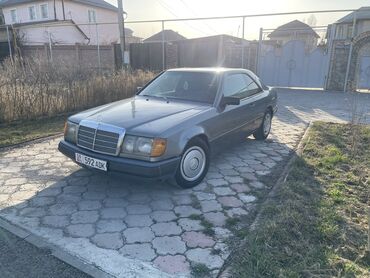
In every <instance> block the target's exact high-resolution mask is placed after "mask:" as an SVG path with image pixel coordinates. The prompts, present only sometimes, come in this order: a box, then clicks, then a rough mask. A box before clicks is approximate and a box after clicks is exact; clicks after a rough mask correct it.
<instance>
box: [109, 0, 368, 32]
mask: <svg viewBox="0 0 370 278" xmlns="http://www.w3.org/2000/svg"><path fill="white" fill-rule="evenodd" d="M106 1H107V2H109V3H111V4H113V5H116V6H117V1H116V0H106ZM123 4H124V9H125V11H126V12H127V13H128V18H127V21H133V20H152V19H169V18H171V19H172V18H189V17H208V16H228V15H243V14H263V13H278V12H292V11H311V10H338V9H358V8H360V7H362V6H370V1H369V0H305V1H304V0H123ZM345 14H346V13H331V14H328V13H327V14H315V15H314V17H313V16H311V14H301V15H294V16H273V17H272V16H270V17H259V18H248V19H246V22H245V24H246V25H245V37H246V38H248V39H257V38H258V32H259V28H261V27H262V28H276V27H277V26H279V25H281V24H284V23H286V22H289V21H291V20H294V19H298V20H301V21H306V22H307V21H308V23H315V21H316V23H315V25H316V26H320V25H325V26H326V25H327V24H330V23H332V22H335V21H336V20H338V19H339V18H341V17H343V16H344V15H345ZM127 27H129V28H131V29H132V30H134V35H137V36H140V37H143V38H146V37H148V36H150V35H152V34H154V33H156V32H158V31H160V30H161V24H160V23H145V24H128V25H127ZM165 28H166V29H173V30H174V31H177V32H179V33H181V34H182V35H184V36H186V37H189V38H192V37H201V36H207V35H215V34H229V35H233V36H239V37H241V35H242V21H241V20H240V19H239V20H235V19H233V20H230V19H229V20H217V21H216V20H210V21H192V22H187V23H184V22H182V23H166V25H165ZM318 32H319V31H318Z"/></svg>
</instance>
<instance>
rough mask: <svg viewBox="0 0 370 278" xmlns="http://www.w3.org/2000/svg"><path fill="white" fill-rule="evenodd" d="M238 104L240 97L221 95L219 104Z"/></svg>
mask: <svg viewBox="0 0 370 278" xmlns="http://www.w3.org/2000/svg"><path fill="white" fill-rule="evenodd" d="M239 104H240V98H237V97H223V98H222V100H221V106H226V105H239Z"/></svg>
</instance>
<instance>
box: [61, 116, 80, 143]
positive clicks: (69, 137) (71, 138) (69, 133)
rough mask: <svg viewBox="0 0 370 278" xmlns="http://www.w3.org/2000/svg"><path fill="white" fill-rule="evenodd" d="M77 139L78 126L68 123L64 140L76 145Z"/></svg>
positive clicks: (65, 126) (65, 127)
mask: <svg viewBox="0 0 370 278" xmlns="http://www.w3.org/2000/svg"><path fill="white" fill-rule="evenodd" d="M76 138H77V125H76V124H74V123H71V122H68V121H67V122H66V123H65V125H64V140H66V141H68V142H71V143H74V144H75V143H76Z"/></svg>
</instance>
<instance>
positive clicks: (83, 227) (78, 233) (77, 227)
mask: <svg viewBox="0 0 370 278" xmlns="http://www.w3.org/2000/svg"><path fill="white" fill-rule="evenodd" d="M66 232H67V234H68V235H70V236H72V237H91V236H92V235H94V234H95V230H94V226H93V225H92V224H73V225H69V226H68V227H67V228H66Z"/></svg>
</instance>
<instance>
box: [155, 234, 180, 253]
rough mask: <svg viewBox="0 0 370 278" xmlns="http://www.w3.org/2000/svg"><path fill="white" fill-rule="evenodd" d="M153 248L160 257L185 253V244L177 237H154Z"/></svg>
mask: <svg viewBox="0 0 370 278" xmlns="http://www.w3.org/2000/svg"><path fill="white" fill-rule="evenodd" d="M153 247H154V249H155V250H156V251H157V253H158V254H160V255H167V254H169V255H175V254H183V253H184V252H185V251H186V246H185V243H184V242H183V241H182V240H181V237H179V236H174V237H169V236H165V237H156V238H155V239H154V240H153Z"/></svg>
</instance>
